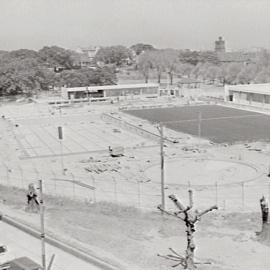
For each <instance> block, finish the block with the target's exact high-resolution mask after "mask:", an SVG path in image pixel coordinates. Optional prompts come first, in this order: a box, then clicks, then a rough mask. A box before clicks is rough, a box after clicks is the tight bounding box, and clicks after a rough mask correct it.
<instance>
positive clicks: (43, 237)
mask: <svg viewBox="0 0 270 270" xmlns="http://www.w3.org/2000/svg"><path fill="white" fill-rule="evenodd" d="M39 194H40V195H39V203H40V239H41V260H42V268H43V270H46V250H45V226H44V201H43V189H42V180H39Z"/></svg>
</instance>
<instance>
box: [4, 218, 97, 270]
mask: <svg viewBox="0 0 270 270" xmlns="http://www.w3.org/2000/svg"><path fill="white" fill-rule="evenodd" d="M0 242H1V243H3V244H5V245H6V246H7V247H8V248H9V249H10V250H11V252H12V255H14V256H15V257H22V256H27V257H30V258H31V259H32V260H34V261H35V262H37V263H39V264H41V244H40V241H39V240H38V239H36V238H34V237H32V236H30V235H28V234H26V233H24V232H22V231H20V230H18V229H16V228H14V227H12V226H10V225H8V224H5V223H3V222H0ZM52 254H55V260H54V264H53V267H52V270H74V269H80V270H101V268H98V267H96V266H93V265H91V264H89V263H86V262H85V261H83V260H80V259H78V258H76V257H74V256H72V255H71V254H69V253H66V252H64V251H62V250H60V249H58V248H55V247H53V246H51V245H48V244H46V256H47V264H48V263H49V260H50V258H51V256H52Z"/></svg>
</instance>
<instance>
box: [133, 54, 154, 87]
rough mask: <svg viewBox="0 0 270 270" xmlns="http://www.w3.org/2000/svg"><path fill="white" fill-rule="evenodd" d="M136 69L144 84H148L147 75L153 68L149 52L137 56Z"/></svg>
mask: <svg viewBox="0 0 270 270" xmlns="http://www.w3.org/2000/svg"><path fill="white" fill-rule="evenodd" d="M137 67H138V70H139V72H140V73H141V74H142V75H143V77H144V81H145V83H148V80H149V74H150V71H151V69H152V68H153V56H152V55H151V53H149V52H144V53H142V54H140V55H139V56H138V63H137Z"/></svg>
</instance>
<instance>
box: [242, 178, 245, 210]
mask: <svg viewBox="0 0 270 270" xmlns="http://www.w3.org/2000/svg"><path fill="white" fill-rule="evenodd" d="M241 187H242V207H243V208H244V207H245V182H242V183H241Z"/></svg>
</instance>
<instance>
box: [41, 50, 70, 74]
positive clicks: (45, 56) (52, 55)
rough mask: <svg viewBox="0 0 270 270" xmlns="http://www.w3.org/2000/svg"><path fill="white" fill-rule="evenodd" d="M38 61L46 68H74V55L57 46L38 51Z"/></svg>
mask: <svg viewBox="0 0 270 270" xmlns="http://www.w3.org/2000/svg"><path fill="white" fill-rule="evenodd" d="M38 55H39V58H40V60H41V61H42V62H43V63H44V64H45V65H46V66H48V67H55V66H61V67H64V68H66V69H72V68H73V66H74V57H73V56H74V53H73V52H71V51H69V50H65V49H63V48H60V47H57V46H51V47H48V46H45V47H43V48H42V49H41V50H39V51H38Z"/></svg>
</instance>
